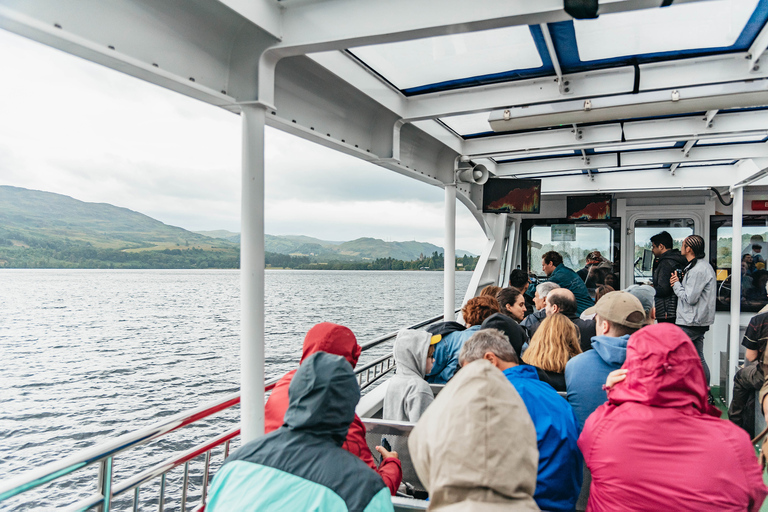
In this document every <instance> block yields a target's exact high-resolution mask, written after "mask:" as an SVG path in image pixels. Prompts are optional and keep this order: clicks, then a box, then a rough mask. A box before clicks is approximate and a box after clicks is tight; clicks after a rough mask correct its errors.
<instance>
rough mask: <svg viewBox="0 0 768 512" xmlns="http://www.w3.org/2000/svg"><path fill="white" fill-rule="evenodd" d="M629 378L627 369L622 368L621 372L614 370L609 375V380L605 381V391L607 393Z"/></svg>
mask: <svg viewBox="0 0 768 512" xmlns="http://www.w3.org/2000/svg"><path fill="white" fill-rule="evenodd" d="M626 378H627V370H626V368H621V369H619V370H613V371H612V372H611V373H609V374H608V378H607V379H605V386H604V389H605V390H606V391H607V390H609V389H611V388H613V386H615V385H616V384H618V383H619V382H621V381H623V380H624V379H626Z"/></svg>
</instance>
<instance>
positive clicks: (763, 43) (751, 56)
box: [747, 24, 768, 73]
mask: <svg viewBox="0 0 768 512" xmlns="http://www.w3.org/2000/svg"><path fill="white" fill-rule="evenodd" d="M766 48H768V24H766V25H765V26H764V27H763V29H762V30H761V31H760V33H759V34H758V35H757V37H756V38H755V40H754V42H753V43H752V46H750V47H749V51H748V52H747V60H748V61H749V71H750V72H752V73H757V72H758V71H760V68H761V67H762V68H763V72H765V71H766V66H760V65H759V62H760V58H761V57H762V56H763V53H765V49H766Z"/></svg>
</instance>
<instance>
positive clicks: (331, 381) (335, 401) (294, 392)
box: [284, 352, 360, 446]
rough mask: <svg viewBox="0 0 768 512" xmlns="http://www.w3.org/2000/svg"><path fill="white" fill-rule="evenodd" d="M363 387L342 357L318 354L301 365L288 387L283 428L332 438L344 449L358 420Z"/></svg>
mask: <svg viewBox="0 0 768 512" xmlns="http://www.w3.org/2000/svg"><path fill="white" fill-rule="evenodd" d="M358 400H360V387H359V386H358V384H357V379H356V378H355V374H354V372H353V371H352V368H351V367H350V366H349V364H347V362H346V361H345V360H344V358H343V357H341V356H336V355H333V354H328V353H325V352H318V353H316V354H312V355H310V356H309V357H308V358H307V359H306V360H304V362H303V363H302V364H301V366H299V369H298V370H297V371H296V374H295V375H294V376H293V379H292V380H291V385H290V387H289V388H288V410H287V411H286V412H285V420H284V422H285V423H284V426H285V427H288V429H290V430H302V431H303V430H306V431H309V432H311V433H312V434H315V435H318V436H329V437H331V438H332V439H333V441H334V442H335V443H336V444H338V445H339V446H341V445H342V444H344V440H345V439H346V438H347V431H348V430H349V425H350V423H352V420H354V419H355V406H357V402H358Z"/></svg>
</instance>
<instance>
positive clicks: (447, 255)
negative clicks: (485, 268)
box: [443, 183, 456, 322]
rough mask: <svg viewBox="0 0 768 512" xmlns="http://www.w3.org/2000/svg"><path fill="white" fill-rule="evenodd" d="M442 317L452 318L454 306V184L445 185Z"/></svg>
mask: <svg viewBox="0 0 768 512" xmlns="http://www.w3.org/2000/svg"><path fill="white" fill-rule="evenodd" d="M443 261H444V265H443V268H444V270H443V317H444V318H443V319H444V320H445V321H446V322H447V321H449V320H454V318H455V317H454V311H455V308H456V185H455V184H453V183H449V184H447V185H446V186H445V243H444V244H443Z"/></svg>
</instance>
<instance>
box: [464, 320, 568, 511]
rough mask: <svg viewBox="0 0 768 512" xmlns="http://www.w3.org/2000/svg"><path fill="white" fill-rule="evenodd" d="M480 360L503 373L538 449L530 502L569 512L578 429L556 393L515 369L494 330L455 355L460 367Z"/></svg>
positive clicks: (530, 371) (522, 367)
mask: <svg viewBox="0 0 768 512" xmlns="http://www.w3.org/2000/svg"><path fill="white" fill-rule="evenodd" d="M478 359H486V360H488V361H490V362H491V364H493V365H494V366H495V367H496V368H498V369H499V370H501V371H502V372H503V373H504V376H505V377H506V378H507V380H508V381H509V382H510V383H511V384H512V386H514V388H515V390H517V393H518V394H519V395H520V398H522V399H523V402H524V403H525V407H526V408H527V409H528V414H529V415H530V416H531V420H532V421H533V426H534V427H535V428H536V444H537V446H538V449H539V468H538V474H537V477H536V492H535V494H534V495H533V499H534V500H535V501H536V504H537V505H538V506H539V508H540V509H541V510H547V511H553V512H566V511H568V512H571V511H573V510H574V507H575V506H576V499H577V498H578V496H579V491H580V490H581V482H582V465H583V459H582V457H581V452H580V451H579V447H578V446H577V444H576V442H577V440H578V438H579V427H578V424H577V422H576V416H575V415H574V413H573V409H572V408H571V406H570V405H568V402H566V401H565V399H564V398H563V397H561V396H560V395H558V394H557V391H555V389H554V388H553V387H552V386H550V385H549V384H545V383H544V382H541V381H540V380H539V377H538V376H537V375H536V369H535V368H534V367H533V366H529V365H527V364H520V360H519V359H518V357H517V354H516V353H515V351H514V349H513V348H512V346H511V345H510V344H509V342H508V341H507V339H506V337H505V336H504V334H503V333H502V332H501V331H499V330H498V329H483V330H481V331H478V332H477V333H475V334H474V335H473V336H472V337H471V338H469V339H468V340H467V341H466V343H464V347H463V348H462V349H461V353H460V354H459V361H461V364H462V366H463V365H465V364H469V363H471V362H472V361H476V360H478Z"/></svg>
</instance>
